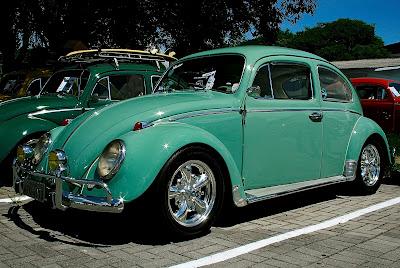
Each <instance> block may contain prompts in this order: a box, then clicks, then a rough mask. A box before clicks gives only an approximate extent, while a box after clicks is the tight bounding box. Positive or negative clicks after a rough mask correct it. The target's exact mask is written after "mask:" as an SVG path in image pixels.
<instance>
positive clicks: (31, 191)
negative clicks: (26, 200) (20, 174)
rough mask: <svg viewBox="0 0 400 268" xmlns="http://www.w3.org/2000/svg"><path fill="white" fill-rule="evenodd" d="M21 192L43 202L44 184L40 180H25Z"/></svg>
mask: <svg viewBox="0 0 400 268" xmlns="http://www.w3.org/2000/svg"><path fill="white" fill-rule="evenodd" d="M23 192H24V194H25V195H27V196H29V197H32V198H34V199H35V200H37V201H40V202H44V201H45V200H46V198H45V193H46V186H45V184H44V183H42V182H38V181H33V180H25V181H24V184H23Z"/></svg>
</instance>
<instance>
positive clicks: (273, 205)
mask: <svg viewBox="0 0 400 268" xmlns="http://www.w3.org/2000/svg"><path fill="white" fill-rule="evenodd" d="M383 183H384V184H396V185H399V182H398V180H397V179H396V178H388V179H385V180H384V181H383ZM347 185H348V184H340V185H332V186H328V187H324V188H321V189H315V190H308V191H304V192H300V193H296V194H292V195H287V196H283V197H279V198H274V199H270V200H266V201H262V202H258V203H255V204H251V205H248V206H246V207H243V208H230V209H226V210H225V211H223V212H222V214H221V215H220V217H219V218H218V220H217V221H216V223H215V224H214V226H215V227H231V226H234V225H237V224H241V223H244V222H249V221H252V220H256V219H260V218H264V217H268V216H272V215H275V214H279V213H284V212H288V211H291V210H294V209H298V208H302V207H307V206H309V205H315V204H318V203H322V202H326V201H329V200H332V199H336V198H341V196H351V195H354V193H352V192H351V191H350V190H349V187H347ZM149 213H152V212H151V211H148V210H146V208H145V207H140V206H138V207H135V206H133V207H130V208H129V210H128V213H126V214H107V213H95V212H88V211H78V210H72V209H71V210H66V211H59V210H53V209H51V208H50V207H49V206H46V205H44V204H41V203H39V202H36V201H32V202H29V203H27V204H25V205H23V206H22V207H19V206H14V207H11V208H10V210H9V212H8V214H7V215H4V216H6V217H8V218H9V219H10V220H11V221H13V222H14V223H15V224H16V225H17V226H18V227H19V228H21V229H24V230H27V231H29V232H30V233H32V234H33V235H35V236H37V237H39V238H41V239H44V240H46V241H49V242H53V241H58V242H62V243H67V244H74V245H77V246H89V247H104V246H106V247H107V246H111V245H122V244H128V243H136V244H143V245H165V244H169V243H171V242H180V241H183V240H186V241H187V240H188V239H181V238H178V237H175V236H173V235H172V234H169V233H167V232H164V231H163V228H160V227H161V226H160V224H162V223H159V222H157V221H149V220H146V219H148V218H151V217H150V216H151V215H149ZM26 214H28V215H26ZM35 225H38V226H39V227H40V228H39V230H38V228H34V227H33V226H35ZM203 235H207V234H203ZM195 238H196V237H193V238H192V239H195Z"/></svg>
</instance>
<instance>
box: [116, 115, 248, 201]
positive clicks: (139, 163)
mask: <svg viewBox="0 0 400 268" xmlns="http://www.w3.org/2000/svg"><path fill="white" fill-rule="evenodd" d="M120 139H121V140H122V141H123V142H124V144H125V147H126V158H125V160H124V163H123V164H122V165H121V169H120V170H119V172H118V173H117V175H116V176H115V178H113V179H112V180H111V181H110V184H109V186H110V189H111V191H113V192H115V193H116V194H118V193H119V192H121V191H122V190H123V188H124V187H126V185H132V183H134V184H135V187H136V189H131V190H132V191H129V192H126V189H125V195H124V196H125V197H124V199H125V200H126V201H128V202H130V201H133V200H134V199H136V198H138V197H139V196H140V195H142V194H143V193H144V192H145V191H146V190H147V189H148V188H149V187H150V186H151V185H152V183H153V182H154V180H155V179H156V178H157V176H158V175H159V172H161V170H162V169H163V167H164V165H165V163H167V161H168V160H169V159H170V158H171V157H173V156H174V155H175V154H176V153H177V152H179V151H180V150H182V149H183V148H187V147H190V146H200V147H201V148H204V149H205V150H208V151H210V152H211V153H212V154H213V156H214V157H216V160H217V161H218V162H219V164H220V165H221V170H222V171H223V173H224V179H225V182H226V183H229V184H226V185H227V187H226V192H229V195H230V197H231V196H232V194H231V191H232V185H237V186H238V187H239V189H240V190H241V191H242V194H243V196H244V189H243V184H242V181H241V176H240V171H239V168H238V166H237V165H236V163H235V160H234V158H233V156H232V155H231V154H230V152H229V150H228V149H227V148H226V147H225V146H224V144H223V143H222V142H221V141H220V140H219V139H217V137H215V136H214V135H212V134H211V133H209V132H207V131H206V130H204V129H202V128H199V127H195V126H193V125H188V124H184V123H178V122H169V123H162V124H157V125H154V126H152V127H149V128H145V129H143V130H140V131H132V132H129V133H126V134H125V135H123V136H121V137H120ZM131 152H133V153H131ZM134 152H144V153H142V155H141V156H139V155H137V154H135V153H134ZM148 159H151V162H150V163H149V162H148V161H147V162H146V160H148ZM132 170H133V171H134V172H132ZM133 181H134V182H133ZM231 199H232V198H231Z"/></svg>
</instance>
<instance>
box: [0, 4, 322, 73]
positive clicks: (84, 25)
mask: <svg viewBox="0 0 400 268" xmlns="http://www.w3.org/2000/svg"><path fill="white" fill-rule="evenodd" d="M315 1H316V0H243V1H239V0H197V1H189V0H187V1H182V0H114V1H108V2H103V1H95V0H36V1H32V0H14V1H8V2H9V3H10V5H7V6H6V7H3V8H2V9H0V15H1V16H0V17H1V19H0V23H1V25H0V34H1V35H2V36H4V37H6V38H5V40H4V42H2V44H1V45H0V49H1V51H2V53H3V55H4V61H5V62H4V65H6V66H8V67H9V69H10V68H13V67H11V66H12V64H13V63H16V62H17V61H20V62H22V61H23V59H24V58H26V55H27V50H28V49H31V48H35V47H45V48H48V49H49V50H50V51H52V52H55V54H56V55H60V54H64V53H66V52H67V51H66V48H65V44H66V42H67V41H68V40H77V41H79V42H80V44H83V46H86V47H100V48H101V47H125V48H134V49H143V48H146V47H149V46H156V47H161V48H172V49H173V50H175V51H176V52H177V53H178V56H179V57H182V56H184V55H186V54H188V53H192V52H197V51H200V50H204V49H210V48H216V47H223V46H227V45H235V44H237V43H239V42H240V41H243V40H244V35H245V33H246V32H249V31H252V33H253V34H255V35H257V36H260V37H261V38H263V39H264V40H265V42H266V43H270V44H271V43H273V42H275V41H276V38H277V32H278V30H279V25H280V24H281V23H282V21H283V20H289V21H291V22H295V21H296V20H297V19H298V18H299V17H300V16H301V15H302V14H304V13H312V12H313V10H314V9H315ZM17 50H18V53H16V51H17ZM16 55H19V59H17V58H16ZM14 67H15V66H14Z"/></svg>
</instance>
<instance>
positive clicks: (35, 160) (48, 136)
mask: <svg viewBox="0 0 400 268" xmlns="http://www.w3.org/2000/svg"><path fill="white" fill-rule="evenodd" d="M44 138H46V139H47V146H46V147H45V148H44V149H43V148H42V149H41V150H40V151H39V157H38V158H36V151H35V149H37V146H38V144H39V143H40V142H41V141H43V140H44ZM30 142H31V143H33V142H34V145H35V146H33V152H34V155H33V157H32V164H34V165H38V164H39V163H40V162H41V161H42V160H43V158H44V156H45V154H46V153H47V152H48V151H49V148H50V144H51V143H52V139H51V134H50V133H49V132H46V133H44V134H43V135H42V136H40V138H39V139H35V140H31V141H29V142H28V143H30ZM28 143H27V144H28Z"/></svg>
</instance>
